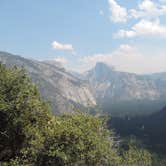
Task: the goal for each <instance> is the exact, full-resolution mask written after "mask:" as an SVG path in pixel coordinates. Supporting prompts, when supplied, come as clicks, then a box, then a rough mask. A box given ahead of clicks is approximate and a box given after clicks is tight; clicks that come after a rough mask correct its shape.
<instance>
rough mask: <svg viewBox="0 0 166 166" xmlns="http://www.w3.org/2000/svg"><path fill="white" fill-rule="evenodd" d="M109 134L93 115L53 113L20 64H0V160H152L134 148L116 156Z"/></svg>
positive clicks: (120, 165)
mask: <svg viewBox="0 0 166 166" xmlns="http://www.w3.org/2000/svg"><path fill="white" fill-rule="evenodd" d="M113 137H114V134H113V133H112V132H110V131H108V130H107V129H106V127H105V123H104V122H103V120H101V119H99V118H97V117H94V116H91V115H88V114H84V113H81V112H79V111H76V112H75V113H74V114H70V115H69V114H66V115H61V116H53V115H52V114H51V113H50V111H49V106H48V105H47V104H46V103H45V102H44V101H43V100H42V99H41V97H40V94H39V92H38V90H37V88H36V86H35V85H34V84H33V83H32V82H31V80H30V79H29V77H28V76H27V74H26V72H25V71H24V70H23V69H17V68H16V67H13V68H6V67H5V66H4V65H1V64H0V165H2V166H19V165H21V166H54V165H57V166H65V165H68V166H81V165H82V166H86V165H87V166H101V165H102V166H130V165H131V166H140V165H139V164H141V166H149V165H150V162H151V160H150V154H149V153H148V152H146V151H144V150H138V149H137V148H135V147H132V148H130V149H129V150H127V151H125V152H123V153H121V155H119V154H118V152H117V151H118V149H117V148H116V144H115V141H114V140H113ZM140 160H141V163H140ZM143 164H144V165H143Z"/></svg>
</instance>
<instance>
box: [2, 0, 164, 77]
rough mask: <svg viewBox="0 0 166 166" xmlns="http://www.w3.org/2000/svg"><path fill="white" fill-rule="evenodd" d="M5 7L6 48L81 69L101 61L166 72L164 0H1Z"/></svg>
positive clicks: (121, 68)
mask: <svg viewBox="0 0 166 166" xmlns="http://www.w3.org/2000/svg"><path fill="white" fill-rule="evenodd" d="M0 9H1V11H0V19H1V27H0V29H1V38H0V50H1V51H6V52H9V53H13V54H18V55H21V56H24V57H25V58H30V59H36V60H56V61H58V62H61V63H62V64H63V65H64V66H65V67H66V68H67V69H69V70H74V71H78V72H83V71H86V70H87V69H90V68H92V67H93V66H94V65H95V64H96V62H104V63H107V64H109V65H111V66H114V67H115V69H116V70H119V71H125V72H131V73H137V74H147V73H156V72H164V71H166V65H165V61H166V54H165V52H166V47H165V42H166V19H165V16H166V1H164V0H137V1H134V2H133V1H132V2H131V1H129V0H124V1H121V0H104V1H100V0H97V1H95V3H94V2H93V1H88V0H85V1H76V0H72V1H70V2H69V1H68V2H66V1H64V0H62V1H52V0H48V1H45V2H41V1H39V0H36V1H32V0H29V1H26V0H14V1H9V0H6V1H3V0H2V1H1V2H0Z"/></svg>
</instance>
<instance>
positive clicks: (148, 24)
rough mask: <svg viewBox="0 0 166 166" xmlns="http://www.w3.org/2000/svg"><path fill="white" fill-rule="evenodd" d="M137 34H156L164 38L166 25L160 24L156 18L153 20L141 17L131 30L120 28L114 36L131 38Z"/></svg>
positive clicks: (165, 36)
mask: <svg viewBox="0 0 166 166" xmlns="http://www.w3.org/2000/svg"><path fill="white" fill-rule="evenodd" d="M138 36H157V37H163V38H166V26H164V25H161V24H160V21H159V20H158V19H157V20H154V21H149V20H144V19H142V20H141V21H140V22H138V23H137V24H135V25H134V26H133V27H132V28H131V30H123V29H121V30H119V31H118V32H117V33H116V34H115V37H128V38H132V37H138Z"/></svg>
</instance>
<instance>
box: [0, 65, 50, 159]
mask: <svg viewBox="0 0 166 166" xmlns="http://www.w3.org/2000/svg"><path fill="white" fill-rule="evenodd" d="M48 110H49V109H48V106H47V104H46V103H45V102H43V101H42V99H41V97H40V95H39V92H38V90H37V88H36V86H35V85H34V84H32V83H31V81H30V79H29V77H27V74H26V72H25V71H24V70H23V69H17V68H16V67H13V68H6V67H5V66H4V65H0V161H9V160H10V159H14V158H16V157H17V156H21V157H23V156H24V157H25V155H27V154H28V155H29V156H28V157H29V160H30V161H31V160H34V159H35V155H36V153H37V152H38V151H39V149H40V148H41V147H42V144H43V141H44V138H43V136H44V135H43V133H42V132H43V130H44V128H45V124H47V121H48V119H50V113H49V111H48Z"/></svg>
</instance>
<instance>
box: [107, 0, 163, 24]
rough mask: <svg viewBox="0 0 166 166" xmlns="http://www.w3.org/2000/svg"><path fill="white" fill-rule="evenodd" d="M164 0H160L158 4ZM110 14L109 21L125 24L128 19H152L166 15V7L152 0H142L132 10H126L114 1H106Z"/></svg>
mask: <svg viewBox="0 0 166 166" xmlns="http://www.w3.org/2000/svg"><path fill="white" fill-rule="evenodd" d="M161 1H162V2H166V0H160V2H161ZM108 2H109V8H110V12H111V20H112V21H114V22H116V23H118V22H127V20H129V19H133V18H134V19H154V18H159V17H160V16H162V15H165V14H166V5H163V4H160V3H159V2H158V3H157V2H154V1H152V0H142V1H140V2H139V4H138V6H137V7H136V8H133V9H128V10H127V9H126V8H125V7H123V6H120V5H119V4H118V3H117V2H116V1H115V0H108Z"/></svg>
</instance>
